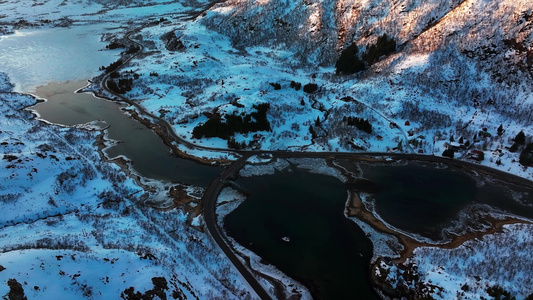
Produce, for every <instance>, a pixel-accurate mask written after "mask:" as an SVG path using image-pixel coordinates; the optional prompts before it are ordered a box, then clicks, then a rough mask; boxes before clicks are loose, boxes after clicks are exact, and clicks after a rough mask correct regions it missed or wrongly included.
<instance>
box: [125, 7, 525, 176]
mask: <svg viewBox="0 0 533 300" xmlns="http://www.w3.org/2000/svg"><path fill="white" fill-rule="evenodd" d="M531 9H533V4H532V3H530V2H529V1H518V2H517V1H503V2H502V1H481V0H480V1H474V0H472V1H463V2H460V3H459V2H458V1H450V2H447V1H432V2H427V1H426V2H423V1H400V2H398V1H395V2H390V1H365V2H362V3H360V2H357V3H356V2H353V3H352V2H346V1H320V2H318V1H317V2H312V1H308V2H302V3H299V4H296V3H293V2H283V1H275V0H272V1H226V2H223V3H219V4H217V5H215V6H214V7H213V8H212V9H211V10H209V11H207V12H206V13H205V14H204V15H203V16H201V17H199V18H198V19H197V20H196V21H194V22H184V21H181V20H179V19H174V20H172V21H167V22H163V23H160V24H158V25H154V26H149V27H147V28H144V29H143V30H142V31H141V32H140V34H139V35H137V36H134V37H133V39H134V40H136V41H139V42H141V43H142V44H144V45H145V46H146V54H145V55H143V57H142V59H138V60H134V61H132V63H131V64H130V66H129V68H128V69H127V71H131V72H134V73H136V75H135V76H136V79H135V80H134V84H133V90H132V91H130V92H128V93H127V94H126V96H128V97H130V98H133V99H138V100H139V101H140V102H141V104H142V105H143V106H145V107H146V108H147V109H148V110H149V111H151V112H152V113H155V114H157V115H160V116H162V117H164V118H165V119H167V120H168V121H169V122H170V123H171V124H173V125H174V128H175V130H176V131H177V132H178V133H179V134H180V135H181V136H182V137H183V138H185V139H188V140H190V141H191V142H196V143H198V144H201V145H205V146H209V147H218V148H225V147H228V145H229V146H233V147H234V146H235V145H234V144H235V143H233V142H232V144H229V143H228V141H227V138H226V139H220V138H217V137H210V138H202V139H198V138H197V137H195V136H193V132H194V129H195V128H197V127H201V125H202V124H205V123H206V122H207V121H208V120H209V119H213V120H215V121H216V120H218V119H220V120H222V121H221V122H222V124H225V123H224V122H227V119H228V118H229V117H228V116H231V115H232V114H234V115H241V116H242V118H246V115H247V114H251V113H253V112H254V111H255V109H254V106H257V105H259V104H261V103H268V104H269V105H270V108H269V109H268V111H267V115H266V119H267V120H268V121H269V125H270V129H271V130H270V131H268V130H260V131H258V132H253V131H252V132H247V130H244V131H242V133H239V132H237V133H235V134H234V135H233V137H234V138H235V141H236V142H237V143H238V144H239V145H237V146H238V147H242V146H244V144H245V145H246V146H245V147H247V148H248V149H255V148H258V147H261V148H262V149H269V150H276V149H280V150H306V151H369V152H372V151H377V152H386V151H400V152H402V151H404V152H415V153H421V154H434V155H439V156H440V155H442V154H443V152H444V150H446V149H447V148H450V149H451V148H452V145H454V147H453V150H454V152H455V153H454V156H455V158H461V159H465V160H471V161H481V162H480V163H481V164H485V165H488V166H491V167H493V168H498V169H501V170H504V171H507V172H510V173H513V174H517V175H520V176H523V177H526V178H533V171H531V170H529V169H528V168H527V167H523V166H521V165H520V164H519V163H518V160H519V156H520V153H521V151H522V150H523V149H524V147H525V145H527V143H528V142H529V141H531V132H532V130H533V127H532V125H531V124H532V122H531V119H532V115H531V111H533V110H532V108H533V107H532V102H531V99H533V96H532V95H533V90H532V88H531V87H532V86H533V85H532V84H531V83H532V82H533V81H532V78H531V74H532V73H531V58H530V57H531V55H533V54H532V53H533V49H530V41H531V39H532V38H533V33H532V29H531V28H532V26H531V22H532V18H531V17H530V13H529V11H530V10H531ZM333 11H335V12H336V13H333V14H332V12H333ZM213 30H215V31H216V32H213ZM383 34H387V36H388V37H390V38H391V39H392V40H394V41H395V42H396V45H397V46H396V51H395V52H394V53H392V54H389V55H385V56H382V57H380V58H379V59H378V60H377V61H369V62H367V63H366V65H367V66H366V69H365V70H364V71H362V72H359V73H357V74H355V75H346V76H337V75H335V66H334V65H335V61H336V60H337V58H338V57H339V54H340V52H341V50H342V49H343V48H345V47H346V46H347V45H349V44H351V43H355V44H357V45H358V46H359V52H358V53H359V54H358V55H359V57H360V58H361V57H364V55H365V53H366V52H367V51H370V50H368V49H370V48H371V47H370V46H371V45H375V43H376V41H377V40H378V37H379V36H382V35H383ZM169 37H170V38H169ZM170 40H172V41H173V43H175V44H174V45H175V46H176V45H179V47H174V48H172V47H168V42H169V41H170ZM178 41H179V43H178ZM122 76H123V77H128V76H129V77H131V76H132V75H131V74H127V73H123V74H122ZM308 84H311V85H314V84H316V86H315V87H316V88H317V89H316V91H311V92H304V91H303V90H304V88H305V86H306V85H308ZM311 90H313V88H311ZM307 91H309V89H307ZM349 117H351V118H360V120H362V121H365V122H367V121H368V122H369V123H370V124H371V125H372V128H371V131H365V130H362V129H361V128H359V127H357V126H354V124H353V122H352V123H350V122H349V121H347V119H346V118H349ZM213 120H211V122H213ZM211 125H212V124H211ZM500 125H501V130H498V128H499V127H500ZM520 131H523V132H524V133H525V135H526V140H525V141H524V142H523V143H520V144H517V145H515V147H512V146H513V144H514V143H515V142H514V138H515V137H516V135H517V134H518V133H519V132H520ZM510 149H511V150H510ZM477 151H481V152H483V156H484V159H483V160H481V159H478V158H479V153H478V152H477Z"/></svg>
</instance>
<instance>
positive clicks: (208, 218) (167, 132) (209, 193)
mask: <svg viewBox="0 0 533 300" xmlns="http://www.w3.org/2000/svg"><path fill="white" fill-rule="evenodd" d="M217 2H219V1H217ZM217 2H215V3H217ZM215 3H211V4H210V5H209V7H208V8H206V9H204V10H202V11H200V12H195V13H194V15H192V16H190V18H189V19H187V20H190V19H191V18H195V17H197V16H199V15H201V14H202V13H203V12H204V11H205V10H207V9H209V8H210V7H211V6H212V5H214V4H215ZM153 25H156V24H155V23H154V22H152V23H145V24H143V25H142V26H140V27H138V28H136V29H133V30H131V31H129V32H128V33H127V34H126V35H125V38H126V39H128V40H129V41H131V43H134V44H136V45H137V46H139V47H140V50H139V51H138V52H137V53H135V54H133V55H131V56H130V57H128V58H127V59H124V61H123V64H122V65H121V66H119V67H118V68H117V70H118V69H120V68H122V67H124V66H125V65H127V64H128V63H129V62H130V61H131V60H132V59H133V58H135V57H136V56H137V55H139V54H140V53H142V52H143V51H144V46H143V45H142V44H141V43H139V42H136V41H134V40H132V39H131V38H130V37H131V36H132V35H133V34H134V33H139V32H140V31H141V30H143V29H144V28H146V27H149V26H153ZM109 76H110V75H109V74H105V75H104V76H101V77H100V78H98V79H99V80H100V82H99V85H100V88H101V89H102V90H105V91H106V92H107V93H109V94H111V95H113V97H114V99H111V98H109V97H105V96H103V95H98V96H99V97H102V98H107V99H109V100H115V101H116V100H118V101H123V102H126V103H128V104H129V105H131V106H133V107H135V109H136V110H137V111H138V112H139V113H140V114H141V115H142V116H145V117H148V118H150V119H151V120H152V121H153V122H154V123H155V124H157V125H159V126H160V128H162V129H164V133H163V134H161V133H159V135H160V136H161V137H162V138H163V139H166V142H167V143H168V142H170V143H172V142H176V143H179V144H182V145H185V146H187V147H188V148H190V149H200V150H207V151H214V152H224V153H228V154H238V155H240V158H239V159H238V160H236V161H234V162H232V163H231V164H230V165H228V166H227V167H226V168H225V169H224V171H223V172H221V173H220V174H219V176H218V178H216V179H214V180H213V181H212V182H211V184H210V185H209V186H208V187H207V189H206V191H205V193H204V195H203V197H202V202H203V205H204V207H203V214H204V221H205V224H206V227H207V229H208V231H209V233H210V234H211V236H212V238H213V240H214V241H215V242H216V243H217V244H218V246H219V247H220V248H221V250H222V251H223V252H224V253H225V255H226V256H227V257H228V259H229V260H230V261H231V262H232V263H233V265H234V266H235V267H236V269H237V270H238V271H239V272H240V274H241V275H242V277H243V278H244V279H245V280H246V281H247V282H248V284H249V286H250V287H251V288H252V289H253V290H254V291H255V293H256V294H257V295H258V296H259V297H260V298H261V299H271V296H270V295H269V293H268V292H267V291H266V290H265V288H264V287H263V286H262V285H261V284H260V283H259V282H258V281H257V279H256V278H255V277H254V275H253V274H252V271H250V270H249V269H248V268H247V267H246V266H245V264H244V263H243V261H241V260H240V259H239V258H238V257H237V255H236V254H235V253H234V252H233V250H232V248H231V246H230V245H229V243H228V242H227V241H226V240H225V238H224V236H223V235H222V234H221V232H220V230H219V228H218V225H217V216H216V200H217V197H218V194H219V193H220V191H221V189H222V188H223V187H224V185H225V183H226V182H227V179H228V178H229V177H232V176H237V175H238V172H239V170H240V169H241V168H242V167H243V166H244V165H245V164H246V161H247V159H248V158H249V157H250V156H252V155H256V154H260V153H262V154H270V155H272V156H273V157H277V158H322V159H353V160H358V159H361V158H363V157H391V158H393V159H395V160H417V161H427V162H433V163H443V164H447V165H454V166H456V167H459V168H463V169H468V170H475V171H477V172H481V173H490V174H492V175H495V176H496V177H500V178H505V179H506V181H511V182H513V183H515V184H517V185H522V186H524V185H525V186H528V187H531V188H532V189H533V183H532V182H531V181H529V180H527V179H525V178H522V177H518V176H516V175H512V174H509V173H506V172H503V171H500V170H496V169H492V168H489V167H486V166H482V165H478V164H473V163H469V162H465V161H458V160H452V159H448V158H443V157H436V156H429V155H418V154H391V153H339V152H290V151H229V150H228V149H217V148H208V147H203V146H199V145H196V144H193V143H191V142H189V141H186V140H184V139H182V138H181V137H179V136H178V135H177V134H176V132H175V131H174V129H173V128H172V126H171V125H170V124H169V123H168V122H166V120H164V119H163V118H161V117H158V116H156V115H154V114H152V113H150V112H148V111H147V110H146V109H145V108H144V107H142V106H141V105H140V104H138V103H136V102H134V101H132V100H130V99H127V98H126V97H124V96H122V95H119V94H115V93H113V92H112V91H111V90H109V88H108V87H107V84H106V83H107V80H108V79H109ZM365 105H366V104H365ZM367 106H368V105H367ZM368 107H369V108H371V109H373V108H372V107H370V106H368ZM376 112H377V111H376ZM378 113H379V112H378ZM379 114H380V115H381V116H382V117H384V118H386V116H384V115H382V114H381V113H379ZM400 131H401V132H402V134H403V135H405V136H407V135H406V134H405V132H404V131H403V130H402V129H401V128H400ZM407 145H408V144H407ZM411 150H412V149H411Z"/></svg>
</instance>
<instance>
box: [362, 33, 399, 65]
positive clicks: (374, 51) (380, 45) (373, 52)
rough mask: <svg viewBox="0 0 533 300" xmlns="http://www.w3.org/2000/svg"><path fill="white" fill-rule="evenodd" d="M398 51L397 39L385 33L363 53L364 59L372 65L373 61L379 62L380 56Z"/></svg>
mask: <svg viewBox="0 0 533 300" xmlns="http://www.w3.org/2000/svg"><path fill="white" fill-rule="evenodd" d="M394 51H396V41H395V40H393V39H391V38H389V37H388V36H387V34H383V35H382V36H380V37H378V41H377V42H376V43H375V44H374V45H371V46H370V47H368V48H367V49H366V51H365V53H363V55H362V57H363V60H364V61H365V62H366V63H367V64H368V65H369V66H370V65H372V64H373V63H375V62H377V61H378V60H379V58H380V57H382V56H384V55H389V54H391V53H393V52H394Z"/></svg>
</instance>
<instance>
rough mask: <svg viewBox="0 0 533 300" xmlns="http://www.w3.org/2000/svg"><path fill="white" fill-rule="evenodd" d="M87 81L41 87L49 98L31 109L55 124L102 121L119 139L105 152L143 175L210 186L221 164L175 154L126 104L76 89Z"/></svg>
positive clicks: (38, 91) (38, 92) (39, 91)
mask: <svg viewBox="0 0 533 300" xmlns="http://www.w3.org/2000/svg"><path fill="white" fill-rule="evenodd" d="M85 85H86V81H71V82H53V83H49V84H47V85H45V86H41V87H38V88H36V90H35V92H34V94H35V95H36V96H38V97H41V98H45V99H47V101H46V102H43V103H39V104H37V105H36V106H34V107H33V108H32V109H33V110H35V111H36V112H37V113H38V114H39V116H40V119H43V120H46V121H48V122H51V123H55V124H61V125H67V126H73V125H79V124H86V123H89V122H92V121H103V125H105V126H108V129H107V133H108V138H110V139H112V140H115V141H117V142H118V143H117V144H116V145H113V146H112V147H110V148H107V149H106V150H105V153H106V155H107V156H108V157H109V158H114V157H117V156H120V155H123V156H125V157H127V158H128V159H129V160H131V161H132V162H133V168H134V169H135V171H137V172H138V173H139V174H140V175H142V176H143V177H148V178H152V179H156V180H164V181H170V182H180V183H185V184H193V185H197V186H207V185H208V184H209V182H211V180H213V178H216V177H217V175H218V173H219V172H220V170H221V169H220V168H219V167H213V166H208V165H203V164H199V163H196V162H194V161H191V160H187V159H182V158H179V157H175V156H172V155H171V149H170V148H169V147H167V146H166V145H165V144H163V142H162V141H161V139H160V138H159V137H158V136H157V135H156V134H155V133H154V132H153V131H152V130H150V129H148V128H147V127H146V126H144V125H142V124H140V123H139V122H137V121H135V120H133V119H131V118H130V117H128V115H126V114H125V113H124V111H122V110H121V108H122V107H124V106H122V105H119V104H117V103H114V102H111V101H107V100H104V99H100V98H96V97H94V96H93V95H92V94H87V93H75V91H76V90H78V89H80V88H82V87H84V86H85ZM100 123H102V122H100Z"/></svg>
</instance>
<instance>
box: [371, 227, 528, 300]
mask: <svg viewBox="0 0 533 300" xmlns="http://www.w3.org/2000/svg"><path fill="white" fill-rule="evenodd" d="M531 227H532V226H531V224H515V225H506V226H505V227H504V230H503V231H502V232H499V233H495V234H493V235H488V236H484V237H483V238H480V239H476V240H471V241H467V242H465V243H464V244H463V245H461V246H459V247H457V248H454V249H441V248H438V247H421V248H418V249H416V250H415V252H414V254H413V255H412V257H411V258H409V259H408V260H407V261H406V262H405V263H403V264H400V265H392V266H391V265H390V264H387V263H385V262H384V261H381V262H380V266H379V267H377V268H376V269H375V270H374V272H376V275H377V276H378V277H380V278H382V280H383V281H384V282H386V283H387V284H388V285H390V287H391V288H393V289H394V290H396V292H398V291H402V292H404V293H405V294H404V295H409V296H407V297H408V298H413V297H419V298H422V297H432V298H433V299H475V298H480V297H485V299H511V297H514V298H515V299H526V298H527V299H531V297H533V289H532V288H531V287H532V286H533V282H532V277H531V273H532V272H533V262H532V260H531V258H530V257H531V251H530V250H531V247H533V235H532V234H531ZM407 291H409V292H407ZM498 294H499V297H503V298H498ZM415 295H416V296H415Z"/></svg>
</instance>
